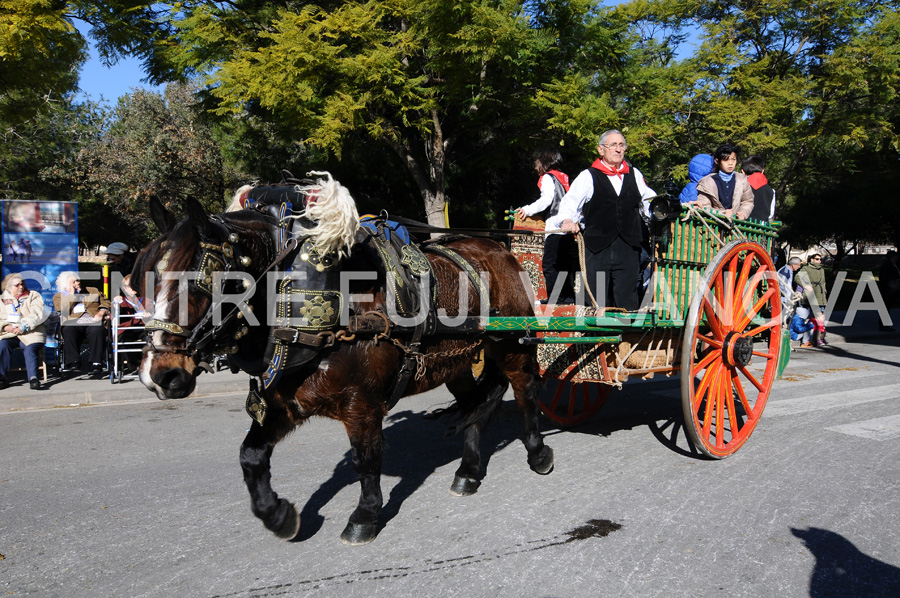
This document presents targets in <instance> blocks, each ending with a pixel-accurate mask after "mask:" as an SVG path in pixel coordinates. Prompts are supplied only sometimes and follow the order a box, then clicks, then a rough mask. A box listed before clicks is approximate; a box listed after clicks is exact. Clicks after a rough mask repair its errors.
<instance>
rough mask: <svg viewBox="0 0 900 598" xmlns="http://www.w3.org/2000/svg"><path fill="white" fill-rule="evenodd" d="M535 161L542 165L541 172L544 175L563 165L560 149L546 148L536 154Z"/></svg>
mask: <svg viewBox="0 0 900 598" xmlns="http://www.w3.org/2000/svg"><path fill="white" fill-rule="evenodd" d="M534 161H535V162H537V163H539V164H540V165H541V174H542V175H544V174H546V173H547V172H549V171H551V170H553V169H554V168H556V169H558V168H559V167H560V166H561V165H562V155H561V154H560V153H559V150H556V149H553V148H546V149H542V150H540V151H539V152H537V153H535V154H534Z"/></svg>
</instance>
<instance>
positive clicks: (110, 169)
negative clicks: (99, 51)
mask: <svg viewBox="0 0 900 598" xmlns="http://www.w3.org/2000/svg"><path fill="white" fill-rule="evenodd" d="M194 91H195V90H193V89H192V88H190V87H188V86H184V85H179V84H175V83H171V84H169V85H168V86H166V91H165V95H163V94H160V93H158V92H152V91H146V90H138V91H135V92H133V93H132V94H129V95H127V96H124V97H122V98H120V99H119V103H118V105H117V106H116V108H115V109H114V110H113V113H112V115H111V122H110V123H109V125H108V130H107V132H106V133H105V135H103V137H102V138H100V139H98V140H96V141H95V142H94V143H92V144H90V145H87V146H86V147H85V148H84V149H83V150H82V153H81V156H80V160H79V167H80V168H79V169H78V170H75V171H73V172H72V178H73V180H74V181H76V182H77V183H78V185H79V186H80V188H81V189H82V190H83V192H85V193H86V194H88V195H89V196H90V197H93V198H95V199H96V200H99V201H102V203H103V204H104V206H105V209H106V212H107V213H108V215H109V216H110V217H111V218H113V219H115V220H117V221H118V222H119V223H120V225H121V226H122V227H124V228H123V229H122V230H120V231H119V234H118V235H117V236H118V237H122V236H123V235H125V234H126V233H127V236H128V238H130V239H133V240H134V241H136V243H133V244H135V245H138V244H142V243H144V242H146V241H149V240H150V239H152V238H153V236H154V235H155V233H156V231H155V230H154V229H152V228H151V226H152V225H151V224H150V217H149V207H148V206H149V200H150V197H151V196H153V195H156V196H158V197H160V199H161V200H162V201H163V202H164V203H165V204H166V206H167V207H168V208H170V209H174V211H183V210H182V209H181V208H182V207H183V206H184V204H185V203H186V201H187V199H188V198H194V199H197V200H198V201H200V202H201V203H202V204H203V205H204V206H205V207H207V208H208V209H209V210H210V211H213V212H218V211H222V210H223V209H224V208H225V200H226V195H227V192H228V190H229V189H231V188H232V187H234V186H235V183H236V181H238V180H242V179H243V178H245V177H243V176H240V175H239V174H238V173H236V172H234V171H233V170H231V169H230V168H229V167H228V166H227V165H226V164H225V163H224V161H223V159H222V152H221V149H220V146H219V143H218V141H217V139H216V136H215V134H214V133H213V129H212V127H211V126H210V125H209V124H208V123H207V122H205V120H204V117H203V114H202V112H200V111H199V110H197V107H196V103H195V100H194ZM95 211H96V210H95ZM86 233H88V234H89V231H86ZM86 241H87V242H88V243H90V240H87V239H86ZM99 242H102V243H106V242H108V239H100V240H99Z"/></svg>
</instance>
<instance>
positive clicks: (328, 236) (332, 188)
mask: <svg viewBox="0 0 900 598" xmlns="http://www.w3.org/2000/svg"><path fill="white" fill-rule="evenodd" d="M306 174H307V176H318V175H325V176H327V177H328V179H327V180H323V179H316V182H315V184H313V185H309V186H307V187H301V188H300V191H301V192H302V193H303V194H304V195H306V197H307V204H306V211H305V212H303V213H302V214H300V215H298V216H291V218H302V217H304V216H305V217H306V218H308V219H309V220H312V221H313V222H315V223H316V225H315V226H314V227H312V228H304V229H302V230H301V231H300V232H299V235H301V236H305V235H309V236H310V237H311V238H312V241H313V245H314V246H315V248H316V251H317V252H319V254H321V255H324V254H326V253H329V252H332V251H333V252H336V253H337V255H338V258H342V257H344V256H347V255H350V248H351V247H352V246H353V243H354V241H355V240H356V231H357V230H359V212H358V211H357V210H356V202H355V201H353V197H352V196H351V195H350V191H348V190H347V188H346V187H344V186H343V185H341V184H340V183H339V182H337V181H336V180H334V179H333V178H332V176H331V173H329V172H320V171H312V172H308V173H306Z"/></svg>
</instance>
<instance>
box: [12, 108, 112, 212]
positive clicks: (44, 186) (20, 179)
mask: <svg viewBox="0 0 900 598" xmlns="http://www.w3.org/2000/svg"><path fill="white" fill-rule="evenodd" d="M45 104H46V105H45V106H44V107H43V110H42V111H40V112H37V113H35V114H33V115H32V116H31V117H30V118H29V119H27V120H20V122H19V123H18V124H16V125H11V124H8V125H6V126H2V125H0V197H2V198H5V199H38V200H51V201H71V200H74V199H76V194H77V189H76V185H75V184H74V181H73V180H72V177H71V176H70V173H71V172H72V171H73V170H77V168H78V167H77V165H76V162H77V159H78V153H79V151H80V150H81V148H82V147H83V146H84V145H86V144H89V143H91V142H93V141H94V140H96V139H98V138H99V137H100V136H101V135H102V132H103V123H104V118H105V111H104V109H103V108H102V107H101V106H99V105H98V104H96V103H94V102H81V103H79V102H75V101H73V100H72V98H71V96H65V97H63V98H62V99H59V100H47V101H46V103H45Z"/></svg>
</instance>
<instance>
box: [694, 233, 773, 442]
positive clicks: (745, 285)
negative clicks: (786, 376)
mask: <svg viewBox="0 0 900 598" xmlns="http://www.w3.org/2000/svg"><path fill="white" fill-rule="evenodd" d="M780 348H781V300H780V296H779V290H778V278H777V275H776V272H775V267H774V266H773V264H772V260H771V258H770V257H769V255H768V253H767V252H766V250H765V249H764V248H763V247H762V246H761V245H759V244H758V243H754V242H752V241H742V240H737V241H732V242H731V243H729V244H728V245H726V246H725V247H724V248H723V249H722V250H721V251H719V253H717V254H716V256H715V257H714V258H713V260H712V262H710V264H709V266H708V267H707V268H706V270H705V271H704V273H703V276H702V278H701V279H700V282H699V283H698V284H697V287H696V288H695V289H694V295H693V297H692V298H691V304H690V308H689V309H688V314H687V322H686V324H685V330H684V345H683V347H682V353H681V403H682V408H683V410H684V419H685V429H686V430H687V432H688V435H689V436H690V437H691V440H693V442H694V445H695V446H696V448H697V449H698V450H700V451H701V452H702V453H704V454H706V455H707V456H709V457H713V458H716V459H722V458H724V457H727V456H729V455H731V454H732V453H734V452H735V451H737V450H738V449H739V448H740V447H741V446H743V444H744V443H745V442H746V441H747V439H748V438H749V437H750V434H752V433H753V430H754V429H755V428H756V424H757V423H759V418H760V416H761V415H762V412H763V409H764V408H765V406H766V400H767V399H768V398H769V391H770V390H771V388H772V383H773V382H774V381H775V377H776V374H777V369H778V357H779V350H780Z"/></svg>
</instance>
